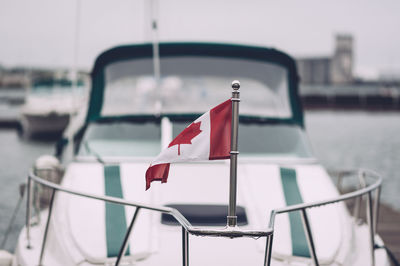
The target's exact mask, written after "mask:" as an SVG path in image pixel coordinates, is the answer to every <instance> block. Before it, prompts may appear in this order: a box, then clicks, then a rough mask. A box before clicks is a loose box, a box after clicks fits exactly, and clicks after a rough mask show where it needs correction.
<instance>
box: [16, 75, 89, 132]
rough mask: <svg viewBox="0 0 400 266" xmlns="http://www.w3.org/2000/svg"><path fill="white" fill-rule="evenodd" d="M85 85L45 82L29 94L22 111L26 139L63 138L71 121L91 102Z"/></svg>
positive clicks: (38, 84) (65, 81)
mask: <svg viewBox="0 0 400 266" xmlns="http://www.w3.org/2000/svg"><path fill="white" fill-rule="evenodd" d="M85 93H86V89H85V87H84V86H83V83H82V82H79V83H77V85H76V86H73V84H72V82H71V81H70V80H66V79H61V80H41V81H38V82H36V83H35V84H34V85H33V86H32V88H31V89H30V90H29V91H28V93H27V96H26V99H25V104H24V105H23V106H22V107H21V112H20V113H21V118H20V119H21V124H22V130H23V134H24V136H26V137H34V136H39V135H56V136H60V135H61V134H62V132H63V131H64V129H65V128H66V127H67V125H68V123H69V121H70V120H71V117H73V116H75V115H76V114H77V112H78V110H79V109H80V108H81V107H83V106H84V105H85V103H86V101H87V97H86V95H85Z"/></svg>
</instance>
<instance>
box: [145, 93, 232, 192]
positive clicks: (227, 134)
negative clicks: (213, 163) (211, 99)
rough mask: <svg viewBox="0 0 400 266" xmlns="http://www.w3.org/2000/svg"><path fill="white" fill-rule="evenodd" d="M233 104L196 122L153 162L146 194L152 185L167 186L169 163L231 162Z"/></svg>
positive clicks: (147, 178)
mask: <svg viewBox="0 0 400 266" xmlns="http://www.w3.org/2000/svg"><path fill="white" fill-rule="evenodd" d="M231 123H232V107H231V100H230V99H229V100H227V101H225V102H223V103H221V104H219V105H218V106H216V107H214V108H212V109H211V110H210V111H208V112H207V113H205V114H203V115H202V116H200V117H199V118H197V119H196V120H195V121H194V122H193V123H191V124H190V125H189V126H188V127H187V128H185V129H184V130H183V131H182V132H181V133H180V134H179V135H178V136H176V138H175V139H174V140H172V142H171V143H170V144H169V145H168V147H167V148H166V149H164V150H163V151H161V153H160V154H159V155H158V156H157V157H156V158H155V159H154V161H153V162H152V163H151V165H150V167H149V168H148V169H147V171H146V190H147V189H149V188H150V183H151V182H153V181H161V183H166V182H167V179H168V173H169V166H170V163H177V162H191V161H204V160H221V159H229V158H230V149H231Z"/></svg>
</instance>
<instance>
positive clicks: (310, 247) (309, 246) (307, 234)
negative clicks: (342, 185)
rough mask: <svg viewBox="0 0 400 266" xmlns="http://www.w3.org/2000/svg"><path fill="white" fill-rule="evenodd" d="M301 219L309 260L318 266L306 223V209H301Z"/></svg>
mask: <svg viewBox="0 0 400 266" xmlns="http://www.w3.org/2000/svg"><path fill="white" fill-rule="evenodd" d="M301 219H302V220H303V226H304V230H305V231H306V238H307V243H308V250H309V251H310V254H311V259H312V260H313V262H314V265H315V266H318V265H319V263H318V258H317V254H316V252H315V246H314V240H313V237H312V234H311V228H310V223H309V221H308V217H307V212H306V209H304V208H302V209H301Z"/></svg>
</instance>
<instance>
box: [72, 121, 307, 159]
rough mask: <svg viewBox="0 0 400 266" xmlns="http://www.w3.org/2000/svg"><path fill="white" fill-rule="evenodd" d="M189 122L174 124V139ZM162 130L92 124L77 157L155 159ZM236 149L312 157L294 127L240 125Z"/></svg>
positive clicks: (246, 152) (252, 153)
mask: <svg viewBox="0 0 400 266" xmlns="http://www.w3.org/2000/svg"><path fill="white" fill-rule="evenodd" d="M186 126H188V123H182V122H173V123H172V130H173V137H175V136H177V135H178V134H179V133H180V132H181V131H182V130H183V129H184V128H185V127H186ZM160 139H161V127H160V124H159V123H157V122H147V123H128V122H114V123H91V124H89V125H88V128H87V130H86V132H85V134H84V136H83V139H82V144H83V145H81V148H80V150H79V155H92V156H93V155H95V156H97V155H98V156H100V157H109V156H111V157H112V156H118V157H132V156H133V157H138V156H140V157H141V156H150V157H155V156H157V154H158V153H159V152H160V151H161V140H160ZM239 150H240V154H241V156H245V157H253V156H254V157H255V156H260V157H297V158H311V157H312V152H311V149H310V145H309V142H308V138H307V137H306V134H305V132H304V130H303V129H302V128H301V127H299V126H296V125H287V124H281V125H271V124H240V125H239Z"/></svg>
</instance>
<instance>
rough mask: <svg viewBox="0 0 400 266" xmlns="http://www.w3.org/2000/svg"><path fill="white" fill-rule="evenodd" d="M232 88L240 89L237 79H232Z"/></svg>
mask: <svg viewBox="0 0 400 266" xmlns="http://www.w3.org/2000/svg"><path fill="white" fill-rule="evenodd" d="M232 89H234V90H238V89H240V82H239V80H234V81H232Z"/></svg>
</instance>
